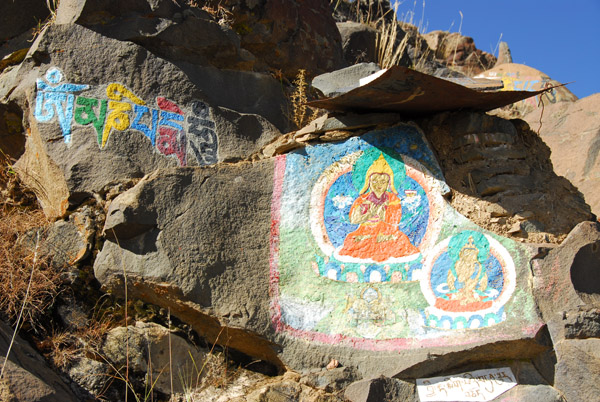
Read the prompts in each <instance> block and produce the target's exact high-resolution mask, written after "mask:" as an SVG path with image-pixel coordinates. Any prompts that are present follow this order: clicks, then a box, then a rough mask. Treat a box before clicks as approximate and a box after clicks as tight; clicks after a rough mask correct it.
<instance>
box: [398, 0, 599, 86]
mask: <svg viewBox="0 0 600 402" xmlns="http://www.w3.org/2000/svg"><path fill="white" fill-rule="evenodd" d="M391 3H392V4H393V3H394V0H392V1H391ZM423 3H424V4H425V6H424V9H425V12H424V17H423ZM413 10H414V16H413V23H414V24H415V25H417V26H418V25H419V23H420V22H421V20H423V28H425V31H426V32H431V31H435V30H444V31H448V30H449V31H451V32H458V31H459V28H460V32H461V33H462V34H463V35H466V36H470V37H472V38H473V39H474V40H475V45H476V46H477V48H478V49H481V50H483V51H486V52H490V53H492V52H493V51H494V49H496V47H497V44H498V42H499V39H500V35H501V34H502V39H501V40H502V41H504V42H507V43H508V46H509V48H510V50H511V53H512V58H513V62H514V63H520V64H525V65H528V66H530V67H533V68H536V69H538V70H540V71H542V72H544V73H546V74H547V75H548V76H550V78H552V79H554V80H556V81H559V82H562V83H566V82H571V81H576V82H574V83H573V84H570V85H568V86H567V88H568V89H569V90H571V92H573V93H574V94H575V95H577V96H578V97H579V98H583V97H586V96H588V95H591V94H594V93H597V92H600V78H599V77H598V76H599V75H600V0H495V1H490V0H404V1H401V2H400V4H399V6H398V16H399V18H402V19H404V20H406V17H407V16H409V13H411V12H412V11H413ZM459 12H462V15H463V18H462V26H461V16H460V13H459ZM494 55H497V53H494Z"/></svg>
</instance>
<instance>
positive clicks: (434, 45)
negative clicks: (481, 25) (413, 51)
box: [423, 31, 496, 77]
mask: <svg viewBox="0 0 600 402" xmlns="http://www.w3.org/2000/svg"><path fill="white" fill-rule="evenodd" d="M423 38H424V39H425V41H426V42H427V45H428V46H429V48H430V49H431V50H432V52H433V55H434V56H435V58H436V59H438V60H442V61H443V62H444V64H446V65H447V66H449V67H452V68H453V69H455V70H458V71H460V72H461V73H463V74H465V75H467V76H469V77H472V76H474V75H477V74H479V73H481V72H482V71H485V70H487V69H489V68H490V67H493V66H494V64H495V63H496V58H495V57H494V56H493V55H491V54H489V53H487V52H483V51H481V50H479V49H477V48H476V47H475V42H474V41H473V38H471V37H469V36H463V35H461V34H460V33H458V32H452V33H450V32H446V31H432V32H428V33H426V34H424V35H423Z"/></svg>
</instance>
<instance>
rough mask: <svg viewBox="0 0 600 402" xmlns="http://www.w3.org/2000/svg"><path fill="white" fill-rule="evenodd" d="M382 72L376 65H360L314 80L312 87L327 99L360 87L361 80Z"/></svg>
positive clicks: (323, 75) (326, 74)
mask: <svg viewBox="0 0 600 402" xmlns="http://www.w3.org/2000/svg"><path fill="white" fill-rule="evenodd" d="M379 70H381V68H380V67H379V66H378V65H377V64H375V63H359V64H355V65H353V66H350V67H346V68H343V69H341V70H336V71H333V72H330V73H325V74H321V75H319V76H317V77H315V78H314V79H313V80H312V86H313V87H314V88H317V89H318V90H319V91H321V92H323V95H325V96H327V97H333V96H336V95H340V94H343V93H346V92H348V91H350V90H352V89H354V88H357V87H358V86H359V85H360V79H361V78H365V77H368V76H369V75H371V74H374V73H376V72H378V71H379Z"/></svg>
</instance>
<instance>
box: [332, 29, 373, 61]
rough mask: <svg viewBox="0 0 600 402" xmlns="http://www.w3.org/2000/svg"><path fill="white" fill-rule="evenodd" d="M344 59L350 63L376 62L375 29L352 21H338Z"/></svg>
mask: <svg viewBox="0 0 600 402" xmlns="http://www.w3.org/2000/svg"><path fill="white" fill-rule="evenodd" d="M337 27H338V30H339V31H340V35H341V36H342V48H343V50H344V59H345V60H346V62H347V63H348V64H350V65H352V64H356V63H359V62H360V63H376V62H377V30H376V29H375V28H373V27H371V26H369V25H366V24H361V23H358V22H353V21H346V22H338V23H337Z"/></svg>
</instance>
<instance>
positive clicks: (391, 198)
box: [339, 191, 419, 262]
mask: <svg viewBox="0 0 600 402" xmlns="http://www.w3.org/2000/svg"><path fill="white" fill-rule="evenodd" d="M356 208H360V212H358V211H355V210H356ZM370 208H379V210H380V212H379V214H376V215H375V216H372V217H371V218H370V219H369V220H368V221H366V222H364V223H361V224H360V226H359V227H358V229H356V230H355V231H354V232H351V233H349V234H348V236H346V239H345V240H344V245H343V247H342V248H341V250H340V251H339V254H340V255H347V256H350V257H354V258H359V259H369V258H370V259H372V260H373V261H376V262H382V261H385V260H387V259H388V258H399V257H405V256H409V255H413V254H417V253H419V250H418V249H417V248H416V247H415V246H413V245H412V244H411V242H410V240H409V238H408V236H406V235H405V234H404V233H402V232H401V231H400V230H399V229H398V225H399V223H400V220H401V219H402V205H401V203H400V198H398V196H397V195H395V194H394V193H392V192H390V191H385V192H384V193H383V194H382V195H381V197H380V198H377V196H376V195H375V193H374V192H372V191H371V192H368V193H366V194H362V195H361V196H359V197H358V198H357V199H356V201H354V204H352V208H351V209H350V216H351V217H352V216H353V215H354V216H355V215H356V214H357V213H358V214H359V215H365V214H367V213H368V212H369V209H370Z"/></svg>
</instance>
